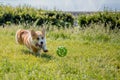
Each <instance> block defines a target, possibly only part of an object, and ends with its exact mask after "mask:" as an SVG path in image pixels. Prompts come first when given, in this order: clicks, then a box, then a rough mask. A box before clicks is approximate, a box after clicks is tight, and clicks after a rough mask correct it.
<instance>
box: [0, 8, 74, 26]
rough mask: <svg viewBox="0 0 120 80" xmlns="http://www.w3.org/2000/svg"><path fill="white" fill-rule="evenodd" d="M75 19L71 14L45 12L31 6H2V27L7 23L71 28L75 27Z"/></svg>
mask: <svg viewBox="0 0 120 80" xmlns="http://www.w3.org/2000/svg"><path fill="white" fill-rule="evenodd" d="M73 22H74V18H73V16H72V15H71V14H69V13H64V12H61V11H45V10H41V9H34V8H32V7H29V6H23V7H22V6H19V7H15V8H14V7H11V6H0V25H2V24H7V23H14V24H24V23H25V24H26V25H27V24H35V25H43V24H51V25H56V26H58V27H65V26H67V27H70V26H72V25H73Z"/></svg>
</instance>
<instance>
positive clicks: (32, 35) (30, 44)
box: [16, 29, 48, 54]
mask: <svg viewBox="0 0 120 80" xmlns="http://www.w3.org/2000/svg"><path fill="white" fill-rule="evenodd" d="M16 41H17V43H19V44H22V45H25V46H26V47H27V48H28V49H30V50H31V51H32V52H33V53H36V54H40V50H41V49H42V50H43V51H44V52H48V50H47V47H46V38H45V29H42V31H34V30H22V29H20V30H18V31H17V32H16Z"/></svg>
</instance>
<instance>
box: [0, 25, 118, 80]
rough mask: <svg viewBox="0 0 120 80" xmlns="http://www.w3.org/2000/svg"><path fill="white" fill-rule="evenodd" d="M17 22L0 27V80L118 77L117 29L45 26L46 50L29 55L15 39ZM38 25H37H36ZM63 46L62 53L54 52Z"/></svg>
mask: <svg viewBox="0 0 120 80" xmlns="http://www.w3.org/2000/svg"><path fill="white" fill-rule="evenodd" d="M18 28H20V27H19V26H9V27H6V28H2V27H0V80H119V79H120V31H109V32H108V31H106V30H105V29H104V28H102V27H100V26H97V25H96V26H95V27H94V25H93V27H92V28H86V29H84V30H81V29H80V30H78V28H74V29H65V30H62V29H61V30H57V29H54V30H52V29H51V30H48V31H47V36H46V37H47V47H48V50H49V52H48V53H44V52H41V56H40V57H36V56H34V55H32V54H31V53H30V52H29V50H28V49H27V48H26V47H25V46H21V45H18V44H17V43H16V42H15V32H16V30H17V29H18ZM36 29H39V28H36ZM58 46H65V47H66V48H67V50H68V53H67V55H66V56H65V57H59V56H58V55H57V54H56V49H57V47H58Z"/></svg>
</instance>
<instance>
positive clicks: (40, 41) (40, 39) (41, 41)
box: [31, 29, 47, 52]
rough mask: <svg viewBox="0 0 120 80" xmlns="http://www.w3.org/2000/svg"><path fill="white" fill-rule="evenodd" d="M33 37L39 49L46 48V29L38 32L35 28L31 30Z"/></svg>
mask: <svg viewBox="0 0 120 80" xmlns="http://www.w3.org/2000/svg"><path fill="white" fill-rule="evenodd" d="M31 37H32V43H33V44H34V46H35V47H37V48H38V49H41V48H42V49H43V50H44V51H45V48H46V38H45V29H42V31H36V32H35V31H34V30H31ZM46 52H47V51H46Z"/></svg>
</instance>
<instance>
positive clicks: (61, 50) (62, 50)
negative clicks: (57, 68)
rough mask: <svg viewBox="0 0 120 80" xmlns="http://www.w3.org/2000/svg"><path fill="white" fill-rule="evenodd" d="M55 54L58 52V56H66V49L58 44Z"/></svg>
mask: <svg viewBox="0 0 120 80" xmlns="http://www.w3.org/2000/svg"><path fill="white" fill-rule="evenodd" d="M57 54H58V56H60V57H64V56H66V54H67V49H66V48H65V47H64V46H59V47H58V48H57Z"/></svg>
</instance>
